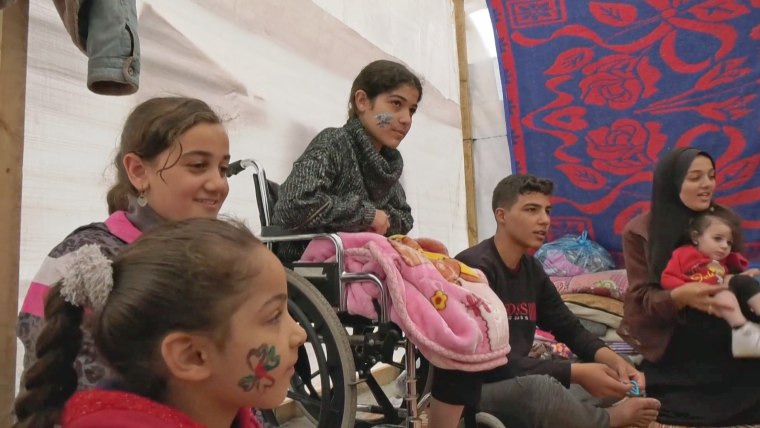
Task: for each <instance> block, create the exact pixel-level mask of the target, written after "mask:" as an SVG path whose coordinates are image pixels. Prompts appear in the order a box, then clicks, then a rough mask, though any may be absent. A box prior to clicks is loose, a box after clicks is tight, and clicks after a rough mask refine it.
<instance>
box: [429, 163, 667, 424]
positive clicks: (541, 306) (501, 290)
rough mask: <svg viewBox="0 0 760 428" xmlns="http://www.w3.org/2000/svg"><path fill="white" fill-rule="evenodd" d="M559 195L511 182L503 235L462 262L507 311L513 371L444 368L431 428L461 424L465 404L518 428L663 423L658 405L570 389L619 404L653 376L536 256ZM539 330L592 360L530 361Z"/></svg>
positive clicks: (540, 184)
mask: <svg viewBox="0 0 760 428" xmlns="http://www.w3.org/2000/svg"><path fill="white" fill-rule="evenodd" d="M552 190H553V183H552V182H551V181H550V180H546V179H540V178H536V177H533V176H530V175H511V176H509V177H507V178H505V179H503V180H501V182H499V184H498V185H497V186H496V188H495V189H494V192H493V201H492V208H493V211H494V217H495V218H496V224H497V226H496V234H495V235H494V236H493V237H492V238H490V239H487V240H485V241H483V242H481V243H480V244H478V245H476V246H474V247H472V248H469V249H467V250H465V251H463V252H461V253H460V254H459V255H457V256H456V258H457V259H459V260H461V261H462V262H464V263H466V264H468V265H470V266H472V267H476V268H478V269H481V270H482V271H483V273H485V275H486V277H487V278H488V281H489V284H490V285H491V287H492V288H493V289H494V291H496V294H498V295H499V297H500V298H501V299H502V301H503V302H504V304H505V305H506V307H507V309H508V311H507V312H508V315H509V330H510V331H509V339H510V345H511V347H512V350H511V352H510V354H509V355H508V359H509V362H508V363H507V364H506V365H505V366H502V367H500V368H497V369H494V370H491V371H489V372H484V373H480V374H479V375H480V376H473V374H472V373H463V372H457V371H450V370H440V369H436V371H435V374H434V377H433V397H434V399H433V401H432V404H431V408H430V411H429V416H430V426H432V427H436V428H446V427H455V426H457V423H458V420H459V415H460V414H461V411H462V408H463V406H464V405H468V406H473V407H479V408H480V410H481V411H484V412H487V413H491V414H493V415H494V416H496V417H498V418H499V419H501V420H502V422H504V423H505V424H506V425H507V426H508V427H509V428H516V427H546V428H554V427H563V428H571V427H578V428H593V427H605V428H606V427H627V426H637V427H646V426H648V425H649V423H650V422H652V421H654V420H655V419H656V417H657V414H658V409H659V406H660V403H659V402H658V401H657V400H655V399H652V398H629V399H628V400H625V401H623V402H621V403H620V404H617V405H615V406H612V407H608V408H601V407H596V406H595V405H593V404H590V403H588V402H586V401H584V400H583V397H582V395H581V394H576V393H574V392H572V391H571V390H570V389H568V388H569V387H570V385H571V384H577V385H579V386H581V387H582V389H581V390H580V391H583V390H585V391H586V392H587V393H588V394H590V395H591V396H594V397H599V398H605V399H615V400H619V399H622V398H624V397H625V396H626V394H627V393H628V392H629V391H630V390H631V388H632V386H633V384H632V383H631V381H636V382H637V383H638V385H639V386H640V387H641V388H642V389H643V388H645V387H646V382H645V379H644V375H643V373H641V372H639V371H638V370H636V369H635V368H634V367H633V366H632V365H631V364H630V363H628V362H627V361H626V360H625V359H623V358H622V357H620V356H619V355H617V354H616V353H615V352H613V351H612V350H611V349H609V348H608V347H606V346H605V345H604V343H603V342H602V341H601V340H599V339H598V338H597V337H595V336H594V335H592V334H591V333H590V332H588V331H587V330H586V329H585V328H584V327H583V326H582V325H581V324H580V321H579V320H578V319H577V318H576V317H575V315H573V313H572V312H570V310H569V309H568V308H567V306H565V304H564V302H563V301H562V299H561V297H560V295H559V293H558V292H557V290H556V288H555V287H554V285H553V284H552V282H551V281H550V280H549V277H548V276H547V275H546V273H545V272H544V270H543V268H542V267H541V264H540V263H539V262H538V261H537V260H536V259H535V258H534V257H533V256H531V255H529V254H528V252H529V251H530V250H532V249H535V248H538V247H540V246H541V245H542V244H543V243H544V240H545V239H546V235H547V232H548V231H549V224H550V211H551V194H552ZM536 326H538V327H540V328H541V329H543V330H546V331H549V332H551V333H552V334H553V335H554V336H555V337H556V338H557V340H558V341H560V342H563V343H565V344H567V345H568V347H570V349H571V350H572V351H573V352H574V353H575V354H576V355H578V356H579V357H580V359H581V360H582V361H590V362H570V361H557V360H538V359H534V358H530V357H528V352H529V351H530V349H531V346H532V344H533V337H534V333H535V330H536ZM481 388H482V389H481ZM481 393H482V399H481ZM586 397H588V395H587V394H586Z"/></svg>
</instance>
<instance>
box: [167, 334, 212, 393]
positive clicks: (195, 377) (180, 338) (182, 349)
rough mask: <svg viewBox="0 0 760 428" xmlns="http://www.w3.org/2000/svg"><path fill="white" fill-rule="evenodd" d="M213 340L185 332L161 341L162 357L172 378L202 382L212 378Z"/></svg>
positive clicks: (169, 335) (168, 336)
mask: <svg viewBox="0 0 760 428" xmlns="http://www.w3.org/2000/svg"><path fill="white" fill-rule="evenodd" d="M209 346H213V343H211V340H209V339H207V338H205V337H201V336H197V335H193V334H188V333H184V332H174V333H169V334H168V335H166V337H164V340H162V341H161V357H163V359H164V363H165V364H166V367H167V368H168V369H169V373H171V374H172V376H174V377H176V378H178V379H181V380H185V381H201V380H205V379H207V378H208V377H210V376H211V364H210V356H211V354H210V352H209V351H210V348H209Z"/></svg>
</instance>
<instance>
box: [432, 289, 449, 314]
mask: <svg viewBox="0 0 760 428" xmlns="http://www.w3.org/2000/svg"><path fill="white" fill-rule="evenodd" d="M448 300H449V296H447V295H446V293H444V292H443V291H441V290H438V291H436V292H435V293H434V294H433V297H431V298H430V302H431V303H432V304H433V306H434V307H435V308H436V309H438V310H439V311H442V310H444V309H446V301H448Z"/></svg>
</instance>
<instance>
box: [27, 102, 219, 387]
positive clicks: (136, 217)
mask: <svg viewBox="0 0 760 428" xmlns="http://www.w3.org/2000/svg"><path fill="white" fill-rule="evenodd" d="M229 160H230V155H229V140H228V138H227V133H226V132H225V130H224V127H223V126H222V124H221V121H220V119H219V117H218V116H217V115H216V113H214V111H213V110H211V108H210V107H209V106H208V105H207V104H206V103H204V102H203V101H200V100H197V99H193V98H184V97H170V98H153V99H149V100H147V101H145V102H143V103H142V104H140V105H138V106H137V107H136V108H135V109H134V110H133V111H132V112H131V113H130V115H129V117H128V118H127V120H126V123H125V124H124V129H123V131H122V133H121V143H120V146H119V151H118V153H117V154H116V157H115V158H114V167H115V169H116V171H117V176H116V183H115V184H114V185H113V187H112V188H111V190H110V191H109V192H108V197H107V202H108V211H109V213H110V216H109V217H108V218H107V219H106V220H105V221H104V222H101V223H91V224H89V225H85V226H82V227H80V228H78V229H76V230H75V231H74V232H72V233H71V234H70V235H69V236H67V237H66V238H65V239H64V240H63V241H62V242H61V243H60V244H58V245H57V246H56V247H55V248H53V250H52V251H51V252H50V253H49V254H48V257H47V258H46V259H45V261H44V262H43V264H42V267H41V268H40V270H39V271H38V273H37V275H36V276H35V277H34V279H33V280H32V283H31V285H30V287H29V291H28V292H27V295H26V297H25V299H24V303H23V305H22V307H21V311H20V314H19V318H18V323H17V327H16V334H17V336H18V338H19V339H20V340H21V342H22V343H23V344H24V348H25V354H24V370H25V371H26V370H27V369H28V368H29V367H30V366H31V365H32V363H34V361H35V359H36V350H37V349H36V343H37V337H38V336H39V334H40V330H41V329H42V327H43V324H44V300H45V296H46V295H47V294H48V292H49V290H50V287H51V285H52V284H54V283H56V282H57V281H58V280H60V279H61V270H62V266H64V265H65V264H66V263H67V260H68V259H69V258H70V257H71V254H72V253H73V252H74V251H75V250H77V249H78V248H80V247H82V246H84V245H87V244H94V245H97V246H98V247H99V248H100V251H101V252H102V253H103V254H104V255H105V256H106V257H109V258H112V257H113V256H115V255H116V254H117V253H118V252H119V251H121V250H122V248H123V247H124V246H125V245H127V244H129V243H131V242H132V241H134V240H135V239H136V238H137V237H138V236H140V234H141V233H142V232H143V231H145V230H148V229H150V228H152V227H154V226H155V225H157V224H159V223H161V222H163V221H165V220H182V219H187V218H195V217H205V218H214V217H216V216H217V214H218V213H219V209H220V208H221V205H222V203H223V202H224V200H225V198H226V197H227V193H228V191H229V187H228V185H227V178H226V176H225V171H226V170H227V165H228V164H229ZM76 368H77V376H78V378H79V388H80V389H87V388H92V387H93V386H95V385H96V384H97V383H98V382H99V381H100V380H101V379H103V378H104V377H105V376H106V375H107V373H108V371H109V369H108V368H107V366H106V365H104V364H102V362H100V359H99V357H98V354H97V353H96V352H95V348H94V347H93V346H92V340H91V339H90V337H89V334H87V333H86V334H85V337H84V340H83V341H82V349H81V351H80V355H79V358H78V359H77V364H76ZM22 379H23V378H22ZM25 386H26V382H25V381H23V380H22V384H21V389H22V390H23V389H24V388H25Z"/></svg>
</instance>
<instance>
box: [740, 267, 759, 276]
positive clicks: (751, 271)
mask: <svg viewBox="0 0 760 428" xmlns="http://www.w3.org/2000/svg"><path fill="white" fill-rule="evenodd" d="M742 275H749V276H760V269H758V268H752V269H747V270H745V271H744V272H742Z"/></svg>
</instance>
